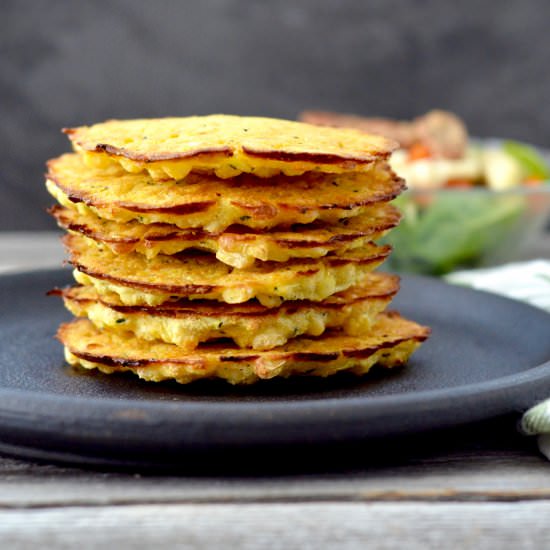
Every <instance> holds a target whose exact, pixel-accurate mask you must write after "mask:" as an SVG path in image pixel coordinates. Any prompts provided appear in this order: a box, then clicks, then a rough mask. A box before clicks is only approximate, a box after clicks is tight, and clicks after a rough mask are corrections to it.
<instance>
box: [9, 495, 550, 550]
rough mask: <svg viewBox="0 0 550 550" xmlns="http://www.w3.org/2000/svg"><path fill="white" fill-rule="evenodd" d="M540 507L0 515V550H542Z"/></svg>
mask: <svg viewBox="0 0 550 550" xmlns="http://www.w3.org/2000/svg"><path fill="white" fill-rule="evenodd" d="M549 516H550V503H549V502H523V503H515V504H510V503H491V504H481V503H468V504H463V503H462V504H449V503H446V504H426V503H410V504H393V503H377V504H372V503H371V504H364V503H347V504H341V503H326V504H318V503H315V504H307V503H306V504H298V503H295V504H241V505H234V506H230V505H221V504H209V505H165V506H154V505H153V506H118V507H104V508H69V509H67V508H63V509H46V510H25V511H16V510H10V511H0V540H2V545H3V547H5V548H10V549H14V550H16V549H18V548H34V547H37V548H38V547H40V548H56V549H63V548H79V549H82V550H84V549H87V548H94V549H95V548H99V547H101V546H102V545H104V544H105V545H107V547H108V548H154V547H158V546H159V545H163V546H165V547H168V548H189V549H201V550H202V549H204V548H208V549H209V550H211V549H217V548H223V549H226V548H239V550H248V549H254V550H258V549H262V548H269V549H271V550H276V549H279V548H281V549H283V548H284V549H287V548H300V549H303V550H308V549H324V548H330V549H331V550H332V549H334V548H338V549H348V548H350V549H351V548H353V549H355V548H363V547H368V548H381V549H385V548H398V547H405V548H407V549H413V550H414V549H416V548H422V549H428V550H429V549H432V548H433V549H438V550H439V549H440V548H461V549H469V548H475V549H477V550H484V549H490V550H494V548H499V549H508V548H513V549H517V548H522V549H531V548H532V549H535V548H536V549H537V550H538V549H539V548H548V545H549V544H550V529H549V527H548V521H547V518H548V517H549Z"/></svg>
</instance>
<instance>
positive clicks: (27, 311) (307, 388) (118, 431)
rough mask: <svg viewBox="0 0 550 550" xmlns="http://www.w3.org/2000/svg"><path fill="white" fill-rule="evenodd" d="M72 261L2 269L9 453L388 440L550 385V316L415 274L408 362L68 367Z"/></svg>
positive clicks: (184, 451) (408, 306)
mask: <svg viewBox="0 0 550 550" xmlns="http://www.w3.org/2000/svg"><path fill="white" fill-rule="evenodd" d="M69 279H70V274H69V272H68V271H66V270H53V271H38V272H32V273H26V274H18V275H9V276H3V277H0V303H1V304H2V318H1V320H0V342H1V351H0V450H2V451H4V452H10V453H12V454H13V453H16V454H18V455H20V456H26V457H35V458H46V459H54V460H66V461H70V462H76V463H81V464H85V463H87V464H115V465H116V464H129V463H131V464H162V463H173V462H178V461H186V460H187V461H189V460H191V459H192V458H193V457H197V456H205V455H212V454H216V453H222V452H223V453H224V454H223V455H217V456H225V454H227V453H231V452H237V453H238V452H242V451H244V450H251V449H258V448H262V447H263V448H273V446H278V447H281V446H290V445H294V446H302V447H303V446H304V445H307V446H310V445H315V444H323V445H326V444H334V443H338V442H340V443H343V442H350V441H362V442H365V441H366V442H368V441H370V440H373V441H374V440H376V441H380V439H379V438H396V437H400V436H406V435H410V434H415V433H419V432H422V431H426V430H432V429H436V428H447V427H453V426H459V425H463V424H465V423H469V422H473V421H477V420H483V419H489V418H493V417H496V416H498V415H502V414H507V413H512V412H514V411H521V410H523V409H525V408H527V407H529V406H530V405H532V404H533V403H534V402H536V401H538V400H539V399H542V398H545V397H547V396H548V395H550V315H548V314H546V313H545V312H543V311H542V310H538V309H536V308H533V307H530V306H527V305H524V304H522V303H519V302H515V301H512V300H508V299H505V298H501V297H498V296H495V295H491V294H487V293H483V292H479V291H474V290H470V289H466V288H461V287H455V286H451V285H447V284H445V283H443V282H441V281H440V280H437V279H432V278H425V277H418V276H404V277H403V281H402V290H401V292H400V293H399V295H398V297H397V298H396V300H395V301H394V302H393V307H395V308H397V309H399V310H400V311H401V312H402V313H403V314H404V315H405V316H409V317H410V318H412V319H414V320H416V321H418V322H421V323H425V324H427V325H429V326H431V327H432V329H433V334H432V336H431V338H430V339H429V340H428V341H427V342H426V343H425V344H424V345H423V346H422V347H421V348H420V350H419V351H417V353H416V354H415V355H414V356H413V358H412V359H411V360H410V362H409V364H408V366H406V367H404V368H400V369H396V370H394V371H391V372H383V373H381V372H373V373H372V375H368V376H366V377H364V378H356V377H352V376H349V375H345V374H342V375H337V376H334V377H332V378H328V379H324V380H312V379H306V378H304V379H295V380H292V379H291V380H286V381H266V382H262V383H260V384H257V385H254V386H250V387H243V388H239V387H231V386H228V385H227V384H225V383H218V382H200V383H195V384H193V385H189V386H180V385H177V384H172V383H166V384H164V383H163V384H151V383H145V382H141V381H139V380H138V379H137V378H136V377H134V376H133V375H111V376H107V375H102V374H100V373H89V374H88V373H84V374H83V373H80V372H76V371H74V370H73V369H71V368H70V367H68V366H66V365H64V362H63V356H62V349H61V345H60V344H59V343H58V342H57V341H56V340H54V338H53V335H54V333H55V331H56V328H57V325H58V324H59V323H60V322H62V321H64V320H67V319H69V315H68V314H67V313H66V312H65V311H64V309H63V307H62V305H61V301H60V300H59V298H56V297H46V296H45V293H46V291H47V290H49V289H50V288H52V287H54V286H60V285H63V284H65V283H67V282H68V281H69Z"/></svg>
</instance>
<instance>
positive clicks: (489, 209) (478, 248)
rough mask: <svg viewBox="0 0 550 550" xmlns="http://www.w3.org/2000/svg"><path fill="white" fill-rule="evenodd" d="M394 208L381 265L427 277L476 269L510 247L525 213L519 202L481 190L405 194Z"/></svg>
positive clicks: (512, 196)
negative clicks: (395, 218) (396, 220)
mask: <svg viewBox="0 0 550 550" xmlns="http://www.w3.org/2000/svg"><path fill="white" fill-rule="evenodd" d="M395 203H396V205H398V206H399V207H400V208H401V210H402V212H403V214H404V218H403V220H402V222H401V224H400V225H399V227H397V228H395V229H393V230H392V231H391V232H390V233H389V234H388V235H387V237H386V242H388V243H389V244H391V245H393V248H394V249H393V252H392V254H391V256H390V258H389V260H388V262H387V265H388V267H389V269H391V270H395V271H403V272H413V273H424V274H431V275H443V274H445V273H449V272H450V271H453V270H455V269H457V268H462V267H477V266H479V265H481V264H482V263H483V261H485V260H486V259H487V257H489V256H490V255H494V254H498V251H499V248H502V246H510V242H509V241H510V237H511V236H514V234H519V233H520V232H519V231H518V224H519V223H520V222H521V219H522V214H523V213H524V212H525V209H526V202H525V197H522V196H517V195H508V194H506V193H503V194H496V193H485V192H483V191H482V190H480V192H468V193H464V192H463V191H447V192H443V193H437V194H436V195H430V194H425V195H422V194H419V195H418V196H415V195H409V193H407V192H405V193H404V194H403V195H401V196H400V197H399V198H398V199H397V200H396V201H395Z"/></svg>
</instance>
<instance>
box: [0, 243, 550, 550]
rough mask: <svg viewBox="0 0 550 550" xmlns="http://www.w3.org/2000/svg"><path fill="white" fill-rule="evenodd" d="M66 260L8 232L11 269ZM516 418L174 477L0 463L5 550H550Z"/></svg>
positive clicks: (547, 508) (530, 453) (547, 474)
mask: <svg viewBox="0 0 550 550" xmlns="http://www.w3.org/2000/svg"><path fill="white" fill-rule="evenodd" d="M546 244H547V243H544V246H546ZM544 253H546V252H544ZM62 255H63V252H62V250H61V247H60V245H59V243H58V241H57V239H56V235H54V234H49V233H44V234H4V235H0V258H1V260H0V270H3V271H6V270H9V271H12V270H15V269H20V268H23V269H29V268H33V267H57V266H59V264H60V262H61V259H62ZM546 257H550V254H549V255H548V256H546ZM517 419H518V417H517V416H514V415H511V416H506V417H503V418H498V419H491V420H489V421H486V422H483V423H479V424H476V425H473V426H466V427H462V428H458V429H454V430H450V431H447V432H445V433H438V432H435V433H432V434H426V435H423V436H417V437H414V438H410V439H406V440H405V439H400V440H399V441H395V442H389V443H385V444H382V443H380V444H379V445H375V444H373V443H372V442H371V443H369V444H363V445H355V446H350V447H345V448H336V449H330V450H326V451H323V452H320V453H315V452H313V453H309V454H308V455H306V456H292V455H291V454H289V453H288V451H287V452H286V453H284V454H283V453H281V454H280V455H273V454H271V455H269V456H262V455H250V456H246V457H244V458H243V460H242V461H241V462H240V463H238V464H237V463H230V464H228V463H227V462H226V461H224V457H223V456H216V457H211V458H210V459H209V460H208V461H207V462H205V463H202V464H200V465H196V464H192V465H182V468H181V469H180V470H178V471H171V472H163V471H132V470H130V471H114V470H112V471H108V470H99V469H96V470H94V469H89V468H88V469H86V468H81V467H78V466H71V465H63V464H47V463H46V464H45V463H38V462H34V461H31V460H24V459H21V458H18V457H8V456H0V548H10V549H11V548H35V547H41V548H101V547H102V545H108V547H109V548H153V547H155V546H156V545H160V544H163V545H165V546H166V547H169V548H192V549H195V548H196V549H198V548H208V549H210V548H239V549H241V548H242V549H257V548H270V549H271V548H301V549H309V548H312V549H313V548H315V549H322V548H331V549H332V548H345V549H347V548H396V547H398V546H399V547H402V548H423V549H431V548H476V549H477V548H481V549H483V548H491V549H495V548H514V549H518V548H537V549H541V548H550V521H549V518H550V464H549V463H548V461H547V460H546V459H545V458H544V457H543V456H542V455H541V454H540V453H539V451H538V448H537V446H536V440H535V439H533V438H528V437H524V436H522V435H520V434H519V433H518V432H517V430H516V422H517ZM329 451H332V452H329Z"/></svg>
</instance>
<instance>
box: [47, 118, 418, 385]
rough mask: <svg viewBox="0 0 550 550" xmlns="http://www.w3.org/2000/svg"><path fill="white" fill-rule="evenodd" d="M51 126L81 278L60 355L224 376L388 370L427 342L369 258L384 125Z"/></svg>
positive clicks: (381, 205)
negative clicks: (61, 145) (367, 130)
mask: <svg viewBox="0 0 550 550" xmlns="http://www.w3.org/2000/svg"><path fill="white" fill-rule="evenodd" d="M66 133H67V134H68V136H69V137H70V139H71V141H72V143H73V147H74V149H75V152H74V153H72V154H65V155H63V156H61V157H59V158H57V159H53V160H51V161H49V163H48V175H47V187H48V190H49V191H50V193H51V194H52V195H53V196H54V197H55V198H56V199H57V201H58V202H59V205H58V206H55V207H53V208H52V213H53V215H54V216H55V217H56V219H57V221H58V223H59V224H60V226H61V227H63V228H65V229H67V230H68V235H67V236H66V237H65V245H66V247H67V249H68V252H69V255H70V261H71V263H72V264H73V266H74V268H75V271H74V277H75V279H76V281H77V282H78V283H79V284H78V285H77V286H74V287H72V288H67V289H64V290H63V291H62V295H63V299H64V301H65V305H66V306H67V308H68V309H69V310H70V311H71V312H72V313H74V314H75V315H76V316H77V317H80V319H78V320H75V321H73V322H71V323H68V324H65V325H63V326H61V327H60V329H59V332H58V337H59V339H60V340H61V342H62V343H63V344H64V346H65V355H66V359H67V361H68V362H69V363H71V364H73V365H76V364H78V365H81V366H83V367H85V368H97V369H99V370H101V371H103V372H107V373H111V372H115V371H126V370H129V371H133V372H135V373H136V374H137V375H138V376H140V377H141V378H144V379H146V380H152V381H160V380H165V379H174V380H176V381H178V382H181V383H187V382H190V381H193V380H196V379H202V378H212V377H220V378H223V379H226V380H228V381H229V382H231V383H233V384H238V383H251V382H255V381H256V380H258V379H261V378H273V377H275V376H289V375H292V374H313V375H321V376H326V375H329V374H333V373H336V372H339V371H342V370H349V371H352V372H354V373H357V374H362V373H365V372H367V371H368V370H369V369H370V368H371V367H372V366H373V365H374V364H381V365H383V366H387V367H392V366H395V365H400V364H403V363H404V362H406V361H407V359H408V357H409V356H410V354H411V353H412V352H413V351H414V350H415V349H416V347H417V346H418V345H419V344H420V343H421V342H422V341H423V340H425V339H426V338H427V336H428V334H429V329H427V328H426V327H422V326H420V325H417V324H416V323H414V322H412V321H408V320H406V319H403V318H402V317H401V316H400V315H399V314H398V313H396V312H391V313H390V312H387V311H386V307H387V306H388V304H389V302H390V301H391V299H392V298H393V297H394V296H395V294H396V292H397V291H398V286H399V283H398V279H397V277H395V276H392V275H389V274H384V273H378V272H375V271H374V270H375V269H376V267H377V266H379V265H380V264H381V263H382V262H383V261H384V260H385V258H386V257H387V256H388V254H389V253H390V248H389V247H387V246H380V245H376V244H375V243H374V241H376V239H378V238H379V237H381V236H382V235H383V234H385V233H386V232H387V231H389V230H390V229H392V228H393V227H395V226H396V225H397V224H398V223H399V219H400V215H399V213H398V211H397V210H396V209H395V208H394V207H393V206H392V205H391V204H390V201H391V200H392V199H393V198H395V197H396V196H397V195H398V194H399V193H400V192H401V191H402V190H403V189H404V183H403V181H402V180H400V179H399V178H398V177H396V175H395V174H394V173H393V172H392V171H391V170H390V169H389V167H388V163H387V159H388V157H389V155H390V154H391V151H392V150H393V149H394V148H395V144H394V143H392V142H390V141H388V140H387V139H384V138H381V137H376V136H368V135H365V134H363V133H359V132H357V131H354V130H342V129H332V128H319V127H316V126H310V125H307V124H303V123H299V122H293V121H283V120H275V119H267V118H251V117H237V116H227V115H212V116H206V117H188V118H172V119H170V118H167V119H156V120H127V121H116V120H114V121H108V122H105V123H102V124H97V125H94V126H91V127H80V128H75V129H70V130H66Z"/></svg>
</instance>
